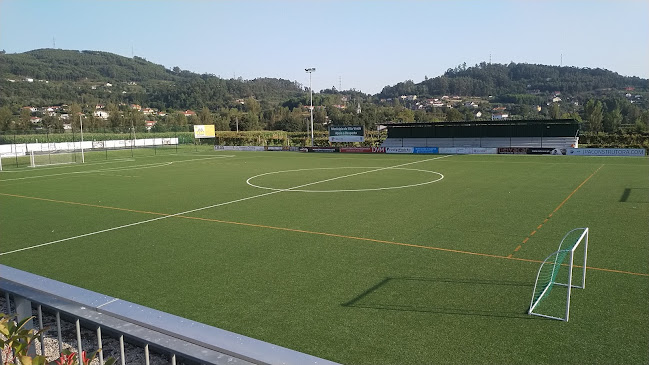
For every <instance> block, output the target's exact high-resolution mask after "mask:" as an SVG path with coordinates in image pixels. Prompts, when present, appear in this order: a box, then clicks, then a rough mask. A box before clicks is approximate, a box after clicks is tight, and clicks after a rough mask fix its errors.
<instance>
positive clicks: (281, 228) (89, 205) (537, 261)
mask: <svg viewBox="0 0 649 365" xmlns="http://www.w3.org/2000/svg"><path fill="white" fill-rule="evenodd" d="M0 195H4V196H10V197H15V198H24V199H33V200H41V201H47V202H52V203H62V204H72V205H80V206H87V207H93V208H102V209H110V210H119V211H127V212H133V213H143V214H153V215H160V216H169V215H171V214H165V213H157V212H150V211H144V210H135V209H127V208H118V207H111V206H106V205H96V204H86V203H77V202H69V201H64V200H55V199H47V198H38V197H31V196H24V195H16V194H7V193H0ZM175 218H182V219H192V220H199V221H205V222H215V223H224V224H235V225H240V226H246V227H256V228H266V229H273V230H278V231H286V232H296V233H305V234H314V235H320V236H328V237H337V238H345V239H352V240H357V241H365V242H375V243H386V244H390V245H397V246H405V247H413V248H422V249H427V250H435V251H443V252H452V253H460V254H465V255H474V256H482V257H492V258H498V259H510V260H515V261H522V262H532V263H542V262H543V261H540V260H532V259H524V258H519V257H512V254H509V255H508V256H500V255H492V254H488V253H480V252H471V251H463V250H454V249H450V248H442V247H433V246H424V245H416V244H412V243H403V242H395V241H386V240H379V239H374V238H366V237H355V236H347V235H342V234H336V233H326V232H315V231H307V230H302V229H294V228H285V227H275V226H267V225H263V224H254V223H243V222H233V221H225V220H220V219H212V218H201V217H190V216H186V215H177V216H175ZM519 247H521V246H520V245H519ZM575 267H581V266H578V265H575ZM587 269H592V270H599V271H607V272H614V273H620V274H628V275H635V276H647V277H649V274H643V273H636V272H631V271H622V270H614V269H604V268H598V267H590V266H588V267H587Z"/></svg>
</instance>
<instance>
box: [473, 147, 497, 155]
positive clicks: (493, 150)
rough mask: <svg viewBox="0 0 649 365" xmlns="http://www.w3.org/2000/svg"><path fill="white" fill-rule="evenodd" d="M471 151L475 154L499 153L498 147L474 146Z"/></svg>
mask: <svg viewBox="0 0 649 365" xmlns="http://www.w3.org/2000/svg"><path fill="white" fill-rule="evenodd" d="M471 153H472V154H474V155H495V154H497V153H498V149H497V148H489V147H474V148H472V150H471Z"/></svg>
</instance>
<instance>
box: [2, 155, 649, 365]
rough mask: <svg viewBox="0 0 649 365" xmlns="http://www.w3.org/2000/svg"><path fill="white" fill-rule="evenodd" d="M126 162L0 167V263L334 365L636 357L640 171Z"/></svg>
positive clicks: (648, 236)
mask: <svg viewBox="0 0 649 365" xmlns="http://www.w3.org/2000/svg"><path fill="white" fill-rule="evenodd" d="M172 152H175V151H172ZM124 153H125V156H124V159H123V160H117V159H111V160H107V159H105V158H102V157H101V156H99V157H97V158H93V155H92V154H88V156H87V158H86V162H87V163H85V164H70V165H61V166H51V167H38V168H27V167H21V168H14V169H10V170H9V171H3V172H0V206H1V207H2V208H1V215H0V235H1V236H0V263H2V264H5V265H9V266H12V267H16V268H18V269H21V270H26V271H29V272H33V273H35V274H39V275H44V276H47V277H50V278H52V279H56V280H60V281H63V282H66V283H69V284H73V285H77V286H80V287H83V288H86V289H90V290H93V291H97V292H101V293H104V294H107V295H110V296H114V297H118V298H122V299H124V300H128V301H132V302H135V303H138V304H141V305H145V306H149V307H153V308H155V309H158V310H162V311H166V312H169V313H172V314H175V315H179V316H183V317H187V318H190V319H192V320H196V321H199V322H203V323H206V324H209V325H212V326H216V327H220V328H223V329H226V330H229V331H233V332H237V333H240V334H244V335H246V336H250V337H253V338H257V339H260V340H264V341H268V342H271V343H274V344H277V345H280V346H284V347H288V348H291V349H294V350H297V351H301V352H306V353H308V354H311V355H315V356H318V357H323V358H326V359H329V360H333V361H337V362H340V363H345V364H432V363H457V364H467V363H471V364H480V363H490V364H495V363H536V364H582V363H600V364H646V363H648V362H649V355H648V352H647V348H648V345H649V303H648V300H647V298H649V245H648V242H649V159H647V158H618V157H577V156H504V155H453V156H448V155H387V154H376V155H369V154H367V155H366V154H341V153H335V154H311V153H293V152H234V151H219V152H216V151H210V150H200V151H184V152H183V153H171V152H167V153H162V154H157V155H152V154H151V155H133V151H130V152H127V151H124ZM3 163H4V160H3ZM577 227H588V228H589V229H590V237H589V246H588V267H589V268H588V271H587V275H586V282H587V285H586V288H585V289H575V290H573V292H572V299H571V307H570V321H569V322H561V321H555V320H549V319H544V318H540V317H534V316H529V315H527V314H526V313H527V309H528V306H529V304H530V299H531V295H532V290H533V286H534V279H535V277H536V273H537V270H538V268H539V265H540V263H541V261H542V260H543V259H545V258H546V257H547V256H548V255H549V254H551V253H552V252H553V251H555V250H556V249H557V247H558V246H559V242H560V240H561V238H562V237H563V235H564V234H566V233H567V232H568V231H570V230H571V229H573V228H577ZM0 275H1V273H0Z"/></svg>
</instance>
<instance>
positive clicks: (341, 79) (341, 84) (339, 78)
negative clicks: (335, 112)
mask: <svg viewBox="0 0 649 365" xmlns="http://www.w3.org/2000/svg"><path fill="white" fill-rule="evenodd" d="M342 89H343V77H342V76H338V91H342Z"/></svg>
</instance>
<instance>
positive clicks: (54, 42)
mask: <svg viewBox="0 0 649 365" xmlns="http://www.w3.org/2000/svg"><path fill="white" fill-rule="evenodd" d="M52 48H56V38H54V37H52Z"/></svg>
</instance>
